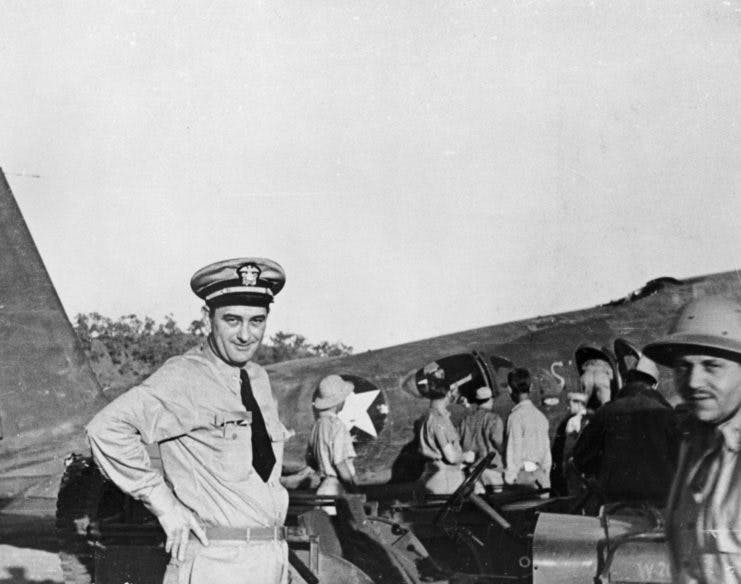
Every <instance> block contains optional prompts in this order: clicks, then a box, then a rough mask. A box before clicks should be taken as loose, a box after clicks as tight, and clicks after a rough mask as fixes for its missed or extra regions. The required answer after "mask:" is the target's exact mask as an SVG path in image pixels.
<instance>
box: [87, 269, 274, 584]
mask: <svg viewBox="0 0 741 584" xmlns="http://www.w3.org/2000/svg"><path fill="white" fill-rule="evenodd" d="M284 283H285V275H284V272H283V269H282V268H281V266H280V265H278V264H277V263H276V262H273V261H271V260H267V259H263V258H240V259H234V260H226V261H222V262H218V263H215V264H212V265H209V266H206V267H205V268H202V269H201V270H199V271H198V272H196V273H195V274H194V276H193V278H192V279H191V288H192V289H193V291H194V292H195V293H196V294H197V295H198V296H199V297H200V298H202V299H203V300H204V301H205V303H206V306H205V307H204V311H206V313H207V314H208V318H209V322H210V325H211V330H210V333H209V335H208V337H207V339H206V342H205V343H204V344H203V346H201V347H198V348H195V349H192V350H190V351H188V352H187V353H185V354H184V355H181V356H178V357H173V358H172V359H170V360H168V361H167V362H166V363H165V364H164V365H163V366H162V367H161V368H160V369H159V370H158V371H157V372H155V373H154V374H153V375H152V376H151V377H149V378H148V379H147V380H145V381H144V382H143V383H142V384H141V385H139V386H137V387H134V388H132V389H130V390H129V391H128V392H126V393H125V394H123V395H122V396H120V397H119V398H118V399H116V400H114V401H113V402H111V403H110V404H109V405H108V406H106V407H105V408H104V409H103V410H101V411H100V412H99V413H98V414H97V415H96V416H95V418H93V420H92V421H91V422H90V424H89V425H88V427H87V432H88V437H89V439H90V444H91V447H92V451H93V455H94V457H95V460H96V462H97V463H98V466H99V467H100V469H101V471H102V472H103V473H104V474H105V475H106V476H108V477H109V478H110V479H111V480H112V481H113V482H114V483H116V485H117V486H118V487H119V488H121V490H123V491H125V492H126V493H129V494H130V495H132V496H133V497H135V498H137V499H140V500H141V501H142V502H143V503H144V504H145V505H146V506H147V508H148V509H149V510H150V511H151V512H152V513H153V514H154V515H155V516H156V517H157V519H158V520H159V522H160V525H161V526H162V529H163V530H164V532H165V534H166V536H167V541H166V551H167V552H168V553H170V554H171V561H170V564H169V565H168V568H167V572H166V574H165V579H164V582H165V583H167V584H170V583H172V584H175V583H177V584H185V583H189V584H201V583H206V582H209V583H210V582H220V583H226V584H237V583H242V582H251V581H256V580H254V577H255V575H256V574H259V581H260V582H265V583H270V584H272V583H276V584H277V583H284V582H286V581H287V578H288V564H287V553H288V552H287V545H286V542H285V533H284V531H285V530H284V528H283V521H284V519H285V515H286V511H287V508H288V495H287V493H286V491H285V489H284V488H283V487H282V486H281V484H280V480H279V479H280V472H281V463H282V457H283V442H284V440H285V439H286V438H287V436H288V433H287V431H286V429H285V427H284V426H283V425H282V424H281V422H280V420H279V419H278V411H277V406H276V402H275V399H274V398H273V394H272V391H271V388H270V382H269V380H268V377H267V374H266V372H265V370H264V369H263V368H262V367H260V366H259V365H257V364H256V363H253V362H252V358H253V357H254V355H255V353H256V351H257V349H258V348H259V347H260V344H261V342H262V338H263V335H264V334H265V325H266V321H267V316H268V312H269V306H270V303H271V302H272V301H273V297H274V296H275V295H276V294H277V293H278V292H280V290H281V289H282V288H283V285H284ZM153 443H158V444H159V448H160V453H161V456H162V464H163V468H164V475H163V474H161V473H159V472H157V471H156V470H155V469H153V468H152V465H151V462H150V459H149V457H148V455H147V452H146V450H145V444H153Z"/></svg>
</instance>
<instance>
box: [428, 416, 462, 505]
mask: <svg viewBox="0 0 741 584" xmlns="http://www.w3.org/2000/svg"><path fill="white" fill-rule="evenodd" d="M418 438H419V452H420V454H422V456H424V457H425V458H426V459H427V465H426V467H425V471H424V473H423V475H422V477H421V478H420V480H421V481H422V482H423V483H424V485H425V489H426V490H427V491H428V492H429V493H432V494H435V495H447V494H450V493H453V492H454V491H455V490H456V489H457V488H458V487H459V486H460V485H461V483H463V480H464V479H465V476H464V475H463V471H462V470H461V465H460V464H448V463H447V462H445V457H444V456H443V447H444V446H445V445H446V444H450V443H454V444H456V445H457V444H458V443H459V441H460V437H459V436H458V432H457V431H456V429H455V427H454V426H453V423H452V422H451V421H450V414H448V413H447V412H446V413H445V414H440V413H438V412H437V411H435V410H430V411H429V413H428V414H427V416H426V417H425V419H424V421H423V423H422V424H420V428H419V436H418Z"/></svg>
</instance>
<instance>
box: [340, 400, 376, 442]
mask: <svg viewBox="0 0 741 584" xmlns="http://www.w3.org/2000/svg"><path fill="white" fill-rule="evenodd" d="M379 393H381V390H380V389H375V390H373V391H364V392H362V393H351V394H350V395H349V396H347V399H346V400H345V405H344V406H342V410H341V411H340V413H339V414H337V416H338V417H339V418H340V420H342V421H343V422H344V423H345V426H347V429H348V430H352V429H353V428H358V429H359V430H362V431H363V432H366V433H368V434H370V435H371V436H373V437H377V436H378V433H377V432H376V427H375V426H374V425H373V420H371V419H370V416H369V415H368V408H369V407H370V406H371V404H372V403H373V402H374V401H375V399H376V398H377V397H378V394H379Z"/></svg>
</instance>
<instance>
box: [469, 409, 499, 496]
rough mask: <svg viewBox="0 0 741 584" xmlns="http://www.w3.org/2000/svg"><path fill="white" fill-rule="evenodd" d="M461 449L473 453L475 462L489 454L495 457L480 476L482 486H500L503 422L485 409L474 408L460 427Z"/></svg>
mask: <svg viewBox="0 0 741 584" xmlns="http://www.w3.org/2000/svg"><path fill="white" fill-rule="evenodd" d="M460 433H461V448H462V449H463V450H464V451H467V450H470V451H472V452H473V453H474V456H475V457H476V458H475V462H478V461H479V460H481V459H482V458H484V457H485V456H486V455H487V454H489V453H490V452H495V453H496V455H495V456H494V458H493V459H492V461H491V464H490V465H489V468H487V469H486V470H484V472H483V474H482V475H481V483H482V484H484V485H492V486H501V485H502V483H503V479H502V471H503V470H504V469H503V465H502V454H501V453H502V445H503V442H504V422H502V418H500V417H499V416H498V415H497V414H496V413H494V412H492V411H491V410H487V409H485V408H481V407H476V408H475V409H474V410H473V411H472V412H470V413H469V414H468V415H467V416H466V417H465V418H463V420H462V421H461V425H460Z"/></svg>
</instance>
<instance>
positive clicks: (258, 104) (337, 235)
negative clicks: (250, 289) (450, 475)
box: [0, 0, 741, 351]
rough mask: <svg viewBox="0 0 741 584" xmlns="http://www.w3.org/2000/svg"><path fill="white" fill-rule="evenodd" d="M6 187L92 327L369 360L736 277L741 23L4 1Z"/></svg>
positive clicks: (686, 10)
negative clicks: (227, 321) (245, 296)
mask: <svg viewBox="0 0 741 584" xmlns="http://www.w3.org/2000/svg"><path fill="white" fill-rule="evenodd" d="M0 76H1V78H2V80H3V91H2V92H0V167H2V168H3V170H4V172H5V173H6V176H7V179H8V182H9V183H10V185H11V188H12V189H13V192H14V194H15V196H16V199H17V200H18V204H19V205H20V207H21V210H22V212H23V214H24V217H25V219H26V222H27V223H28V226H29V228H30V230H31V233H32V235H33V237H34V239H35V241H36V243H37V246H38V248H39V251H40V253H41V255H42V257H43V258H44V261H45V264H46V266H47V268H48V270H49V272H50V275H51V277H52V280H53V282H54V284H55V286H56V288H57V291H58V293H59V295H60V297H61V299H62V302H63V304H64V306H65V309H66V310H67V312H68V314H69V315H70V316H73V315H74V314H76V313H78V312H91V311H98V312H100V313H102V314H104V315H107V316H111V317H117V316H119V315H123V314H129V313H136V314H139V315H149V316H152V317H154V318H156V319H161V318H163V317H164V315H166V314H170V313H171V314H173V315H174V317H175V318H176V320H177V321H178V322H179V323H181V325H187V324H188V323H189V322H190V321H191V320H193V319H194V318H197V317H198V316H199V309H200V302H199V300H198V299H197V298H196V297H195V296H194V295H193V294H192V293H191V291H190V289H189V286H188V283H189V280H190V276H191V275H192V273H193V272H195V271H196V270H197V269H198V268H200V267H202V266H204V265H206V264H208V263H210V262H213V261H217V260H220V259H225V258H229V257H241V256H259V257H269V258H272V259H274V260H276V261H278V262H279V263H280V264H281V265H282V266H283V267H284V268H285V270H286V273H287V284H286V287H285V289H284V291H283V292H281V294H280V295H279V296H278V297H277V299H276V303H275V305H274V307H273V310H272V313H271V316H270V319H269V324H268V327H269V329H268V334H270V333H274V332H276V331H278V330H284V331H291V332H297V333H300V334H303V335H305V336H306V337H307V338H308V339H309V340H310V341H313V342H318V341H320V340H329V341H341V342H344V343H346V344H349V345H352V346H353V347H354V348H355V350H356V351H358V350H365V349H370V348H378V347H382V346H387V345H392V344H397V343H401V342H406V341H411V340H416V339H421V338H426V337H430V336H434V335H439V334H444V333H449V332H454V331H457V330H463V329H468V328H474V327H479V326H486V325H490V324H495V323H498V322H506V321H509V320H514V319H517V318H524V317H528V316H535V315H542V314H548V313H551V312H557V311H563V310H570V309H577V308H583V307H587V306H591V305H594V304H598V303H602V302H606V301H608V300H611V299H614V298H618V297H621V296H624V295H625V294H627V293H629V292H630V291H632V290H634V289H636V288H638V287H640V286H641V285H643V284H644V283H645V282H646V281H648V280H650V279H653V278H657V277H660V276H673V277H677V278H683V277H689V276H694V275H699V274H704V273H712V272H718V271H725V270H730V269H736V268H738V267H739V260H738V257H739V251H741V246H740V245H739V243H740V241H739V235H738V231H739V216H741V197H739V196H738V192H739V190H740V189H739V187H740V186H741V122H740V118H739V114H741V99H739V95H741V0H726V1H713V2H703V1H694V0H692V1H690V0H675V1H653V2H637V1H630V0H627V1H604V2H596V1H561V2H553V1H520V2H505V1H501V2H500V1H495V2H491V1H486V2H470V1H464V2H461V1H455V2H454V1H451V2H384V1H378V0H374V1H361V2H339V1H338V2H328V1H323V2H305V1H298V0H297V1H290V2H276V3H273V2H254V3H248V2H241V1H240V2H231V3H229V2H137V1H132V2H126V3H120V2H105V1H95V2H87V1H76V2H43V1H38V2H34V3H33V4H29V3H27V2H22V1H17V2H14V1H7V2H4V3H3V18H2V20H1V21H0Z"/></svg>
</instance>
